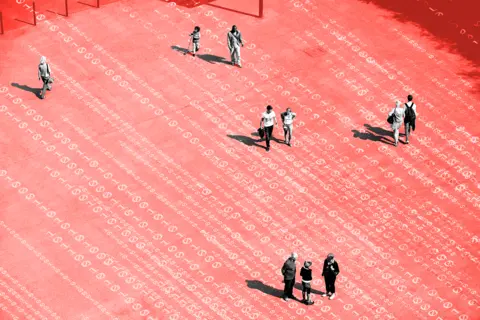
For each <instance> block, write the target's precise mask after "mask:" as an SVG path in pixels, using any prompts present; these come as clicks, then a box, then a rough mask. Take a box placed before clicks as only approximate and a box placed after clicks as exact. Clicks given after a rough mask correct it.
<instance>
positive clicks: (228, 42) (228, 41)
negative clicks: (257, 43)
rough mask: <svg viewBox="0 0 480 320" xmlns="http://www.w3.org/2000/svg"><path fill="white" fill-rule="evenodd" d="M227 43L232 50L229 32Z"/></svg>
mask: <svg viewBox="0 0 480 320" xmlns="http://www.w3.org/2000/svg"><path fill="white" fill-rule="evenodd" d="M227 45H228V50H230V51H232V44H231V43H230V32H229V33H227ZM262 120H263V119H262Z"/></svg>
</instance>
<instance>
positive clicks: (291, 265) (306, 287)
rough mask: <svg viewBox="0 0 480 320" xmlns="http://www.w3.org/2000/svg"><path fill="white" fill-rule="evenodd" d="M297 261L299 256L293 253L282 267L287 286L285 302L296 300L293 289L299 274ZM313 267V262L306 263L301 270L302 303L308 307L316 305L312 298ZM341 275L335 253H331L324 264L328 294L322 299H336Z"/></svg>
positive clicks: (284, 294)
mask: <svg viewBox="0 0 480 320" xmlns="http://www.w3.org/2000/svg"><path fill="white" fill-rule="evenodd" d="M297 259H298V254H296V253H295V252H294V253H292V254H291V255H290V257H289V258H288V259H287V260H286V261H285V263H284V264H283V267H282V275H283V282H284V284H285V287H284V290H283V300H285V301H288V299H295V300H296V298H295V296H294V295H293V288H294V286H295V278H296V274H297V266H296V261H297ZM311 267H312V262H311V261H305V262H304V264H303V267H302V269H301V270H300V276H301V277H302V298H303V299H302V302H303V303H305V304H307V305H312V304H313V303H314V302H313V301H312V300H311V297H310V294H311V291H312V286H311V282H312V281H313V276H312V268H311ZM339 273H340V268H339V267H338V263H337V261H335V257H334V255H333V253H329V254H328V255H327V258H326V259H325V261H324V263H323V271H322V277H324V280H325V287H326V292H325V293H322V294H321V296H322V297H326V296H328V297H329V299H330V300H333V299H334V298H335V295H336V293H335V281H336V279H337V275H338V274H339Z"/></svg>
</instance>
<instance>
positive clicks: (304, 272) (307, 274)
mask: <svg viewBox="0 0 480 320" xmlns="http://www.w3.org/2000/svg"><path fill="white" fill-rule="evenodd" d="M311 266H312V263H311V262H310V261H305V263H304V264H303V267H302V269H301V270H300V276H301V277H302V296H303V300H302V301H303V302H304V303H305V304H306V305H312V304H313V303H314V302H313V301H312V300H310V292H311V290H312V285H311V284H310V283H311V282H312V279H313V278H312V269H310V267H311Z"/></svg>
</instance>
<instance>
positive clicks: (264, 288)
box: [245, 280, 325, 298]
mask: <svg viewBox="0 0 480 320" xmlns="http://www.w3.org/2000/svg"><path fill="white" fill-rule="evenodd" d="M245 282H246V283H247V287H249V288H250V289H255V290H258V291H260V292H263V293H265V294H268V295H270V296H272V297H276V298H282V297H283V290H281V289H277V288H274V287H272V286H269V285H267V284H265V283H263V282H262V281H260V280H245ZM294 287H295V289H297V290H299V291H302V284H301V283H300V282H297V283H295V286H294ZM311 293H313V294H318V295H323V294H325V292H324V291H320V290H316V289H313V288H312V290H311Z"/></svg>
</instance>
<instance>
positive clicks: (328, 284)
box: [325, 276, 337, 293]
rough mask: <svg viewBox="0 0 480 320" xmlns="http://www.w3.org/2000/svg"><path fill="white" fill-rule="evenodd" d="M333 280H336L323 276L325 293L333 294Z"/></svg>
mask: <svg viewBox="0 0 480 320" xmlns="http://www.w3.org/2000/svg"><path fill="white" fill-rule="evenodd" d="M335 280H337V277H336V276H325V287H326V290H327V293H328V292H330V293H335Z"/></svg>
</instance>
